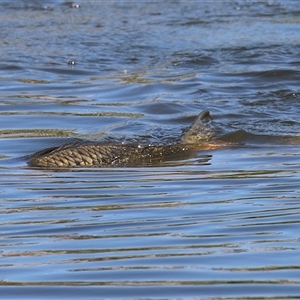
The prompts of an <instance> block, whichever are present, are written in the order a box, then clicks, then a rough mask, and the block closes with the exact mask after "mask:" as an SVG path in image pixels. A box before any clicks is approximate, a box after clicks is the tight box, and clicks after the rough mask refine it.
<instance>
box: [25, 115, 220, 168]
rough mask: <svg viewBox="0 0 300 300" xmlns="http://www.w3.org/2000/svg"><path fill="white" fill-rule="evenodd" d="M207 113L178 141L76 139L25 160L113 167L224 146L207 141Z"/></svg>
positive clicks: (39, 164)
mask: <svg viewBox="0 0 300 300" xmlns="http://www.w3.org/2000/svg"><path fill="white" fill-rule="evenodd" d="M209 118H210V114H209V112H208V111H203V112H202V113H200V114H199V116H198V117H197V118H196V120H195V121H194V122H193V124H192V125H191V126H190V127H189V128H188V130H187V131H186V132H185V133H184V134H183V135H182V136H181V139H180V140H181V143H178V144H171V145H158V146H152V145H149V146H140V145H136V144H104V143H101V142H93V141H88V142H76V143H71V144H66V145H63V146H61V147H53V148H48V149H44V150H42V151H39V152H37V153H35V154H33V155H32V156H31V158H30V160H29V162H28V164H29V165H30V166H32V167H45V168H57V167H113V166H133V165H139V164H141V163H147V162H149V163H151V162H155V161H160V160H163V159H167V158H171V157H172V156H174V155H177V154H183V153H189V152H190V153H191V152H194V151H200V150H211V149H217V148H220V147H222V146H223V147H224V145H222V143H220V142H217V141H215V142H209V141H208V140H209V139H210V137H211V132H210V130H209V129H208V127H207V126H206V123H207V121H208V119H209Z"/></svg>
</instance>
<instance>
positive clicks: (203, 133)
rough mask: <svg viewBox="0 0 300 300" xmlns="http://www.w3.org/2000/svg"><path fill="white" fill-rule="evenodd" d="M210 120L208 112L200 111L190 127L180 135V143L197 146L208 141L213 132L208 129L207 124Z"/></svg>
mask: <svg viewBox="0 0 300 300" xmlns="http://www.w3.org/2000/svg"><path fill="white" fill-rule="evenodd" d="M211 120H212V117H211V115H210V113H209V111H208V110H204V111H202V112H201V113H200V114H199V115H198V117H197V118H196V119H195V121H194V122H193V123H192V125H191V126H190V127H188V128H187V130H186V131H185V132H184V133H183V134H182V135H181V137H180V141H181V142H182V143H186V144H197V143H201V142H205V141H208V140H210V139H211V137H212V136H213V132H212V130H211V129H210V128H209V127H208V123H209V121H211Z"/></svg>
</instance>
